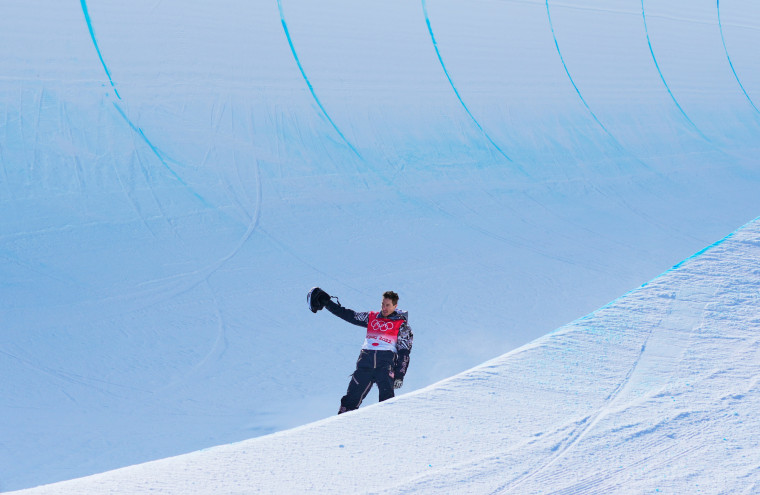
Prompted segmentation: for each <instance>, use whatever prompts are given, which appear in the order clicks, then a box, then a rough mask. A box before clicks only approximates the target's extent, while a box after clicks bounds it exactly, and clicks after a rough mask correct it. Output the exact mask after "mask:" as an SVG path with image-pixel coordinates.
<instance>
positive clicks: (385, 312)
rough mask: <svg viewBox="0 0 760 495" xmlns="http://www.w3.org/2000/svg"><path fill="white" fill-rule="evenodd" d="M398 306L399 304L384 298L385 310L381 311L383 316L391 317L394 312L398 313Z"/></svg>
mask: <svg viewBox="0 0 760 495" xmlns="http://www.w3.org/2000/svg"><path fill="white" fill-rule="evenodd" d="M396 306H398V304H393V302H392V301H391V300H390V299H388V298H387V297H384V298H383V310H382V311H381V314H382V315H383V316H388V315H390V314H391V313H393V312H394V311H396Z"/></svg>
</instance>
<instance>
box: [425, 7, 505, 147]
mask: <svg viewBox="0 0 760 495" xmlns="http://www.w3.org/2000/svg"><path fill="white" fill-rule="evenodd" d="M422 12H423V13H424V14H425V24H427V28H428V32H429V33H430V39H431V40H432V42H433V48H435V54H436V55H437V56H438V62H440V63H441V68H442V69H443V73H444V74H446V79H448V80H449V84H450V85H451V89H453V90H454V94H455V95H456V97H457V99H458V100H459V103H461V104H462V108H464V111H465V112H467V115H469V116H470V118H471V119H472V121H473V122H474V123H475V125H476V126H477V127H478V129H480V132H482V133H483V135H484V136H485V137H486V139H488V142H490V143H491V144H492V145H493V147H494V148H496V149H497V150H498V151H499V153H501V155H502V156H503V157H504V158H506V159H507V160H509V161H510V162H511V161H512V159H511V158H510V157H509V156H507V154H506V153H504V151H503V150H502V149H501V148H499V145H497V144H496V143H495V142H494V140H493V139H491V136H489V135H488V133H487V132H486V131H485V129H483V127H482V126H481V125H480V123H479V122H478V120H477V119H476V118H475V116H474V115H473V114H472V112H470V109H469V108H467V105H465V103H464V101H463V100H462V97H461V96H460V95H459V91H457V88H456V86H455V85H454V81H452V80H451V76H450V75H449V71H448V70H447V69H446V64H445V63H444V62H443V57H441V51H440V50H439V49H438V43H437V42H436V41H435V35H434V34H433V28H432V26H431V25H430V17H429V16H428V11H427V2H426V1H425V0H422Z"/></svg>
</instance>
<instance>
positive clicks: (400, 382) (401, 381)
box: [393, 378, 404, 390]
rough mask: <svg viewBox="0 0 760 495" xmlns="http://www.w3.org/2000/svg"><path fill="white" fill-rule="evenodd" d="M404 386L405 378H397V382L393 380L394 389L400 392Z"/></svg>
mask: <svg viewBox="0 0 760 495" xmlns="http://www.w3.org/2000/svg"><path fill="white" fill-rule="evenodd" d="M403 386H404V379H403V378H396V379H395V380H393V388H394V389H396V390H398V389H400V388H401V387H403Z"/></svg>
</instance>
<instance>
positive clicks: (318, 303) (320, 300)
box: [306, 287, 330, 313]
mask: <svg viewBox="0 0 760 495" xmlns="http://www.w3.org/2000/svg"><path fill="white" fill-rule="evenodd" d="M306 302H307V304H308V306H309V309H310V310H311V312H312V313H316V312H317V311H319V310H321V309H322V308H324V307H325V304H327V303H328V302H330V294H328V293H327V292H325V291H323V290H322V289H320V288H319V287H314V288H313V289H311V290H310V291H309V293H308V294H307V295H306Z"/></svg>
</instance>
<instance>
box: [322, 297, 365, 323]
mask: <svg viewBox="0 0 760 495" xmlns="http://www.w3.org/2000/svg"><path fill="white" fill-rule="evenodd" d="M325 308H327V311H329V312H330V313H332V314H334V315H335V316H337V317H338V318H340V319H341V320H345V321H347V322H349V323H353V324H354V325H357V326H360V327H364V328H367V324H368V323H369V313H357V312H356V311H354V310H352V309H348V308H344V307H343V306H341V305H340V304H338V303H336V302H335V301H333V300H332V299H331V300H330V301H328V302H327V304H325Z"/></svg>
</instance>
